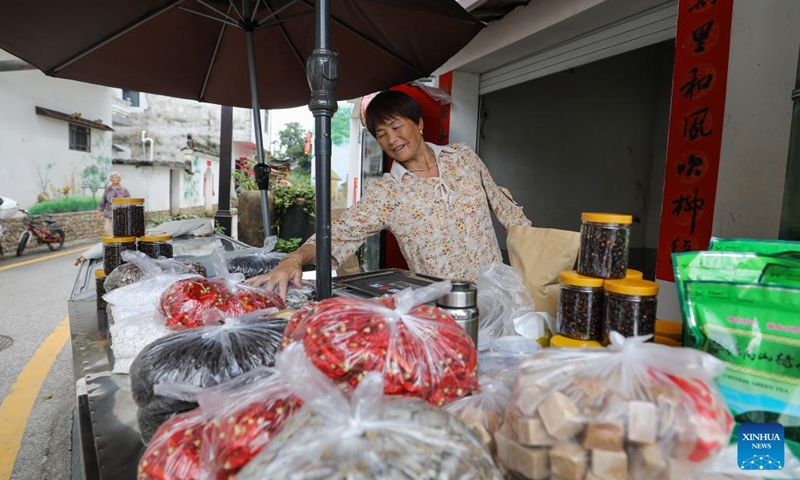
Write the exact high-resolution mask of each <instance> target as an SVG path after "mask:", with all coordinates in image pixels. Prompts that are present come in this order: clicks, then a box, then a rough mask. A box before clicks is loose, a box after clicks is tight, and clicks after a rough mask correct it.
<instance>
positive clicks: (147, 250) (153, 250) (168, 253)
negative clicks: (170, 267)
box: [139, 233, 172, 260]
mask: <svg viewBox="0 0 800 480" xmlns="http://www.w3.org/2000/svg"><path fill="white" fill-rule="evenodd" d="M139 251H140V252H142V253H144V254H145V255H147V256H148V257H150V258H155V259H156V260H158V258H159V257H164V258H172V235H165V234H163V233H150V234H148V235H145V236H143V237H141V238H139Z"/></svg>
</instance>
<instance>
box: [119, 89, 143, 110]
mask: <svg viewBox="0 0 800 480" xmlns="http://www.w3.org/2000/svg"><path fill="white" fill-rule="evenodd" d="M122 98H123V99H125V100H127V101H129V102H131V107H138V106H139V92H137V91H136V90H125V89H123V90H122Z"/></svg>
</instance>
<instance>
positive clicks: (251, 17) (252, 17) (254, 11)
mask: <svg viewBox="0 0 800 480" xmlns="http://www.w3.org/2000/svg"><path fill="white" fill-rule="evenodd" d="M245 1H246V0H245ZM230 2H231V3H233V0H230ZM259 5H261V2H260V1H259V0H256V6H255V7H253V13H251V14H250V21H251V22H252V21H253V20H255V18H256V12H257V11H258V6H259ZM242 11H244V5H242Z"/></svg>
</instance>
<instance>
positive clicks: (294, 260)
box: [279, 255, 303, 270]
mask: <svg viewBox="0 0 800 480" xmlns="http://www.w3.org/2000/svg"><path fill="white" fill-rule="evenodd" d="M287 260H288V261H289V262H293V263H296V264H297V266H298V267H299V268H300V270H302V269H303V262H301V261H300V259H298V258H297V257H293V256H289V255H287V256H285V257H283V259H282V260H281V261H280V262H279V263H283V262H286V261H287Z"/></svg>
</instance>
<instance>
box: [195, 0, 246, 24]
mask: <svg viewBox="0 0 800 480" xmlns="http://www.w3.org/2000/svg"><path fill="white" fill-rule="evenodd" d="M195 1H196V2H197V3H199V4H200V5H203V6H204V7H206V8H207V9H209V10H214V11H215V12H217V13H218V14H220V15H222V16H223V17H224V18H226V19H228V21H229V22H231V23H233V24H234V25H238V22H237V21H236V19H235V18H233V17H231V16H229V15H228V14H225V13H222V12H221V11H220V10H217V9H216V8H214V7H212V6H211V5H209V4H208V3H206V2H204V1H203V0H195ZM234 10H235V9H234ZM237 13H238V11H237Z"/></svg>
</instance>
